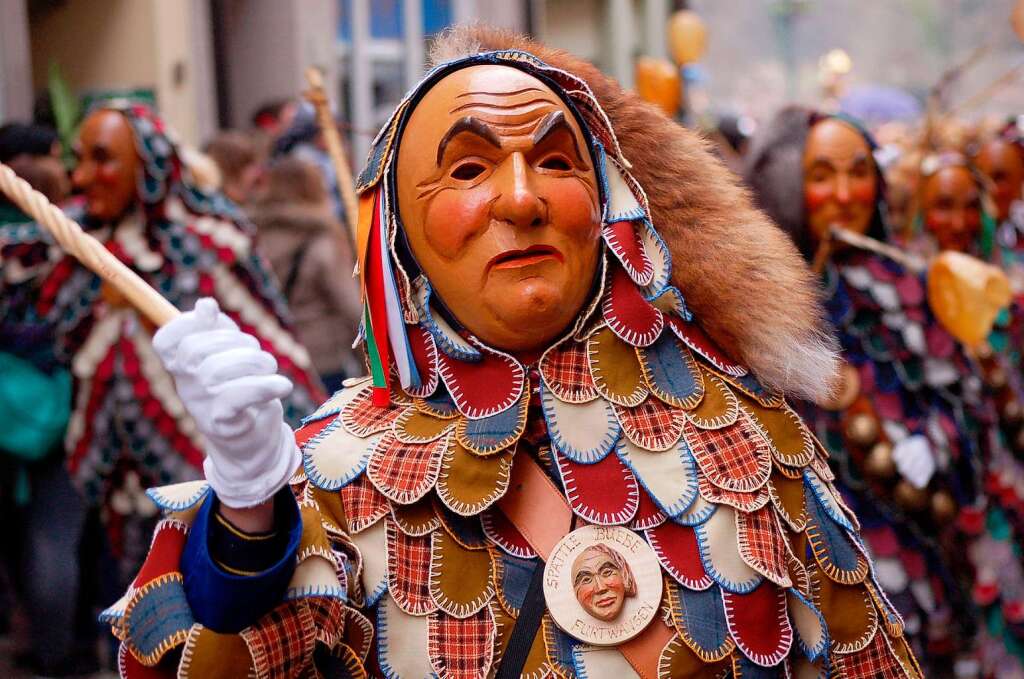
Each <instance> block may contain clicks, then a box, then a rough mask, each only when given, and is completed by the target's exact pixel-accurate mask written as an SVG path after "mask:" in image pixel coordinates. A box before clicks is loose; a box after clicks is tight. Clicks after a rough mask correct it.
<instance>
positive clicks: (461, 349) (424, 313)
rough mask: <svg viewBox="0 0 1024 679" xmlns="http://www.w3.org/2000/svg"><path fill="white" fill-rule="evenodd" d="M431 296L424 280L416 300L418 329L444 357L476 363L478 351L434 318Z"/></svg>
mask: <svg viewBox="0 0 1024 679" xmlns="http://www.w3.org/2000/svg"><path fill="white" fill-rule="evenodd" d="M433 294H434V291H433V288H431V287H430V282H429V281H427V280H425V279H424V280H423V282H422V283H421V288H420V290H419V293H418V294H417V297H418V299H417V300H416V302H417V303H418V304H419V307H420V315H421V317H422V319H423V320H422V321H420V327H421V328H423V329H424V330H426V331H427V332H428V333H429V334H430V336H431V337H433V338H434V343H435V344H436V345H437V348H438V349H440V350H441V351H443V352H444V353H445V355H446V356H448V357H450V358H453V359H455V360H456V361H466V362H469V363H476V362H477V361H479V360H480V359H481V357H482V354H481V353H480V350H479V349H477V348H476V347H474V346H473V345H471V344H470V343H469V342H467V341H466V340H464V339H462V338H461V337H459V336H458V335H457V334H456V333H455V331H454V330H453V329H452V328H451V326H449V325H448V323H447V322H445V321H444V319H436V318H434V310H433V309H431V308H430V298H431V297H432V296H433ZM441 323H444V327H442V326H441Z"/></svg>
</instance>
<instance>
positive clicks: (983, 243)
mask: <svg viewBox="0 0 1024 679" xmlns="http://www.w3.org/2000/svg"><path fill="white" fill-rule="evenodd" d="M989 186H990V184H989V182H988V181H987V180H986V179H985V178H984V177H983V176H982V175H981V174H980V173H979V172H978V171H977V169H976V168H975V167H974V166H972V165H971V164H969V163H968V162H967V161H966V160H965V159H964V158H963V157H961V156H959V155H956V154H944V155H941V156H933V157H929V158H926V159H925V162H924V163H922V177H921V180H920V194H919V200H918V210H919V220H920V222H921V223H922V224H923V225H924V228H925V232H926V234H927V236H926V237H930V238H931V239H933V240H934V241H935V243H937V244H938V246H939V247H940V248H942V249H944V250H950V251H955V252H966V253H976V254H980V255H982V256H985V257H987V258H989V259H991V260H992V261H994V262H1002V263H1003V264H1007V263H1008V262H1009V261H1011V259H1010V258H1012V257H1013V252H1012V250H1010V249H1008V248H1007V247H1006V245H1005V242H1003V241H1001V239H1000V238H999V236H998V233H997V231H996V229H995V227H994V224H995V222H994V220H993V219H992V218H991V216H990V213H989V210H988V209H986V208H987V207H990V206H992V205H993V202H994V203H995V205H996V207H997V208H999V206H1002V205H1005V204H1006V195H1005V193H997V200H996V201H992V200H991V198H990V195H989V193H988V191H987V189H988V188H989ZM996 188H997V190H998V185H996ZM1004 226H1005V223H1004ZM1020 304H1021V300H1020V297H1019V291H1018V296H1017V297H1016V299H1015V300H1014V303H1013V304H1012V305H1010V306H1009V308H1006V309H1003V310H1002V312H1001V313H1000V315H999V316H998V317H997V319H996V326H995V328H994V329H993V331H992V332H991V333H990V334H989V335H988V336H987V338H985V339H984V341H982V342H980V343H979V344H978V346H976V347H975V348H974V349H973V351H972V353H973V355H974V356H975V357H976V359H977V366H978V372H979V374H981V375H982V376H983V378H984V382H985V385H986V391H987V395H988V398H987V400H988V402H989V409H990V411H991V412H992V413H993V415H992V417H993V419H998V422H999V424H1000V427H999V428H998V430H994V431H993V434H992V436H991V437H990V438H989V441H988V446H987V449H986V459H985V466H984V477H983V481H984V488H985V490H986V494H987V497H988V503H987V506H986V507H985V509H986V512H985V514H984V519H985V523H986V525H987V527H988V534H987V535H986V536H985V538H984V539H983V541H982V542H981V543H980V544H979V545H978V546H977V548H975V549H973V550H972V552H971V554H970V556H971V559H972V561H973V562H974V564H975V566H976V568H977V570H978V582H977V583H976V585H975V599H976V600H977V602H978V603H979V604H980V605H981V606H983V607H984V612H985V615H986V620H985V622H986V625H987V628H988V630H989V632H990V633H991V634H992V635H993V636H996V637H999V636H1002V637H1004V638H1005V640H1006V643H1007V646H1008V647H1009V648H1010V649H1011V650H1012V651H1013V652H1014V653H1015V654H1016V656H1017V658H1018V660H1019V662H1021V663H1024V575H1022V574H1021V563H1022V561H1021V550H1022V547H1024V462H1022V460H1024V427H1022V423H1021V412H1020V410H1021V403H1022V402H1024V385H1022V376H1021V349H1022V341H1021V337H1022V334H1024V333H1022V331H1021V323H1022V315H1021V311H1020V309H1021V306H1020ZM1019 668H1020V665H1018V671H1021V670H1020V669H1019Z"/></svg>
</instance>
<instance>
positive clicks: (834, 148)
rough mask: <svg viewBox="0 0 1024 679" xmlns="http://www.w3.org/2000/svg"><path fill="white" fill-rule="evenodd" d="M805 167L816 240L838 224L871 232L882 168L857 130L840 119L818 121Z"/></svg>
mask: <svg viewBox="0 0 1024 679" xmlns="http://www.w3.org/2000/svg"><path fill="white" fill-rule="evenodd" d="M803 171H804V206H805V209H806V211H807V221H808V224H809V226H810V230H811V234H812V236H813V237H814V239H815V240H816V241H821V240H822V238H824V237H825V236H826V235H827V234H828V231H829V229H830V228H831V227H833V226H837V227H841V228H843V229H846V230H848V231H853V232H856V233H866V232H867V231H868V229H869V228H870V226H871V220H872V218H873V217H874V213H875V203H876V200H877V198H878V168H877V167H876V166H875V162H874V159H873V158H872V156H871V147H870V146H869V145H868V142H867V140H865V139H864V137H863V136H862V135H861V134H860V133H859V132H858V131H857V130H856V129H854V128H853V127H852V126H851V125H849V124H848V123H845V122H843V121H841V120H836V119H834V118H827V119H825V120H822V121H820V122H818V123H816V124H815V125H814V126H813V127H812V128H811V130H810V133H809V134H808V136H807V144H806V145H805V147H804V158H803Z"/></svg>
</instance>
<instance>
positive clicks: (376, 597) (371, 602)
mask: <svg viewBox="0 0 1024 679" xmlns="http://www.w3.org/2000/svg"><path fill="white" fill-rule="evenodd" d="M387 591H388V576H387V573H385V574H384V580H383V582H381V583H380V584H379V585H377V587H376V588H375V589H374V590H373V591H372V592H367V593H366V605H367V606H376V605H377V602H378V601H380V598H381V597H382V596H384V595H385V594H387Z"/></svg>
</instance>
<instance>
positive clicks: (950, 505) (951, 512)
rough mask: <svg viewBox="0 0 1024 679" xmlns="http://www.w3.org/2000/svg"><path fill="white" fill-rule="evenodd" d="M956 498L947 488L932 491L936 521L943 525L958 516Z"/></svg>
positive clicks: (933, 511)
mask: <svg viewBox="0 0 1024 679" xmlns="http://www.w3.org/2000/svg"><path fill="white" fill-rule="evenodd" d="M956 509H957V507H956V500H954V499H953V496H952V495H950V494H949V492H948V491H945V490H937V491H935V492H934V493H932V518H933V519H935V523H936V524H939V525H942V524H946V523H949V522H950V521H952V520H953V517H955V516H956Z"/></svg>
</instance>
